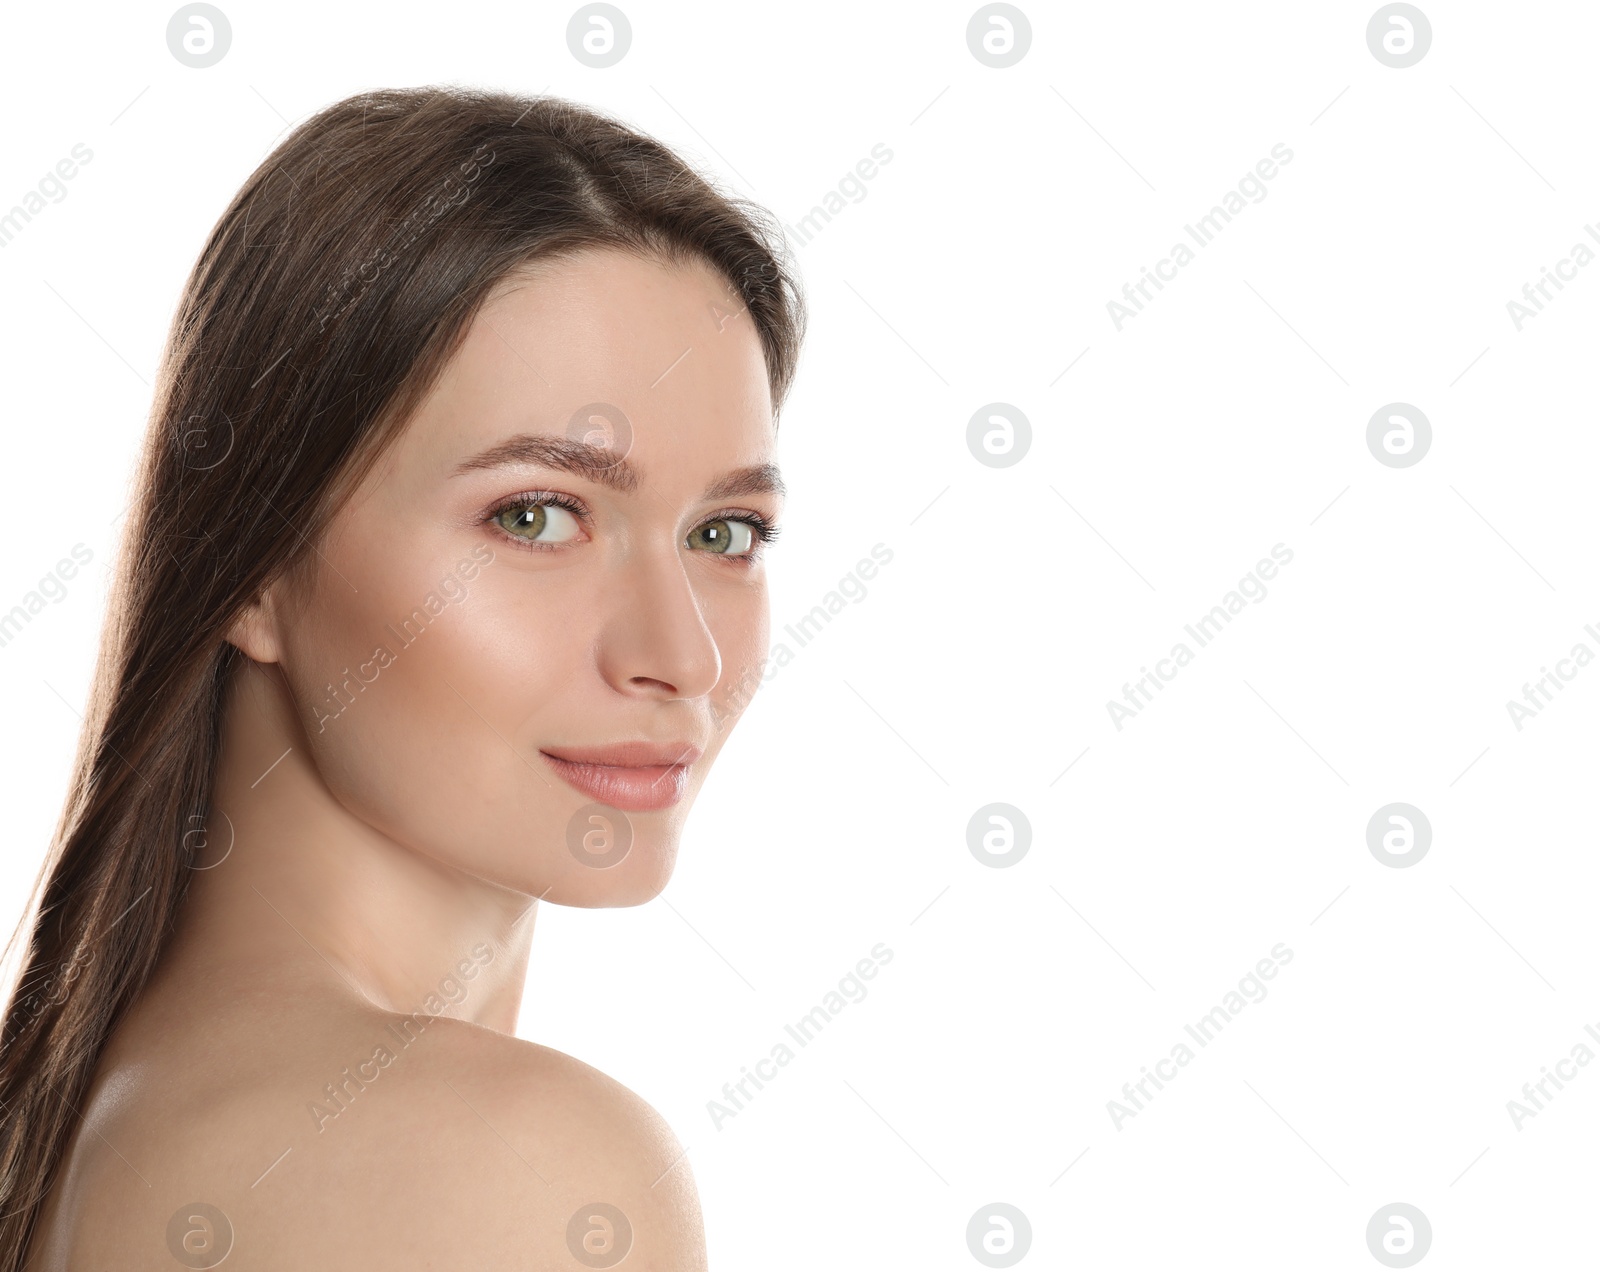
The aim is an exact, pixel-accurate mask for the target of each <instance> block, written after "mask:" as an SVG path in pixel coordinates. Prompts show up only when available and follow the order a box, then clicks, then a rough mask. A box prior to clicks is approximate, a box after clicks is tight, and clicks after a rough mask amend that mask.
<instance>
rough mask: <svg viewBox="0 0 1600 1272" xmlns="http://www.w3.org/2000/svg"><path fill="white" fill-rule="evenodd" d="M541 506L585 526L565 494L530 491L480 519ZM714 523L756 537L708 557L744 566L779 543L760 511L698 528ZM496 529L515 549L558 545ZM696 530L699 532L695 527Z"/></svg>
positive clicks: (583, 515)
mask: <svg viewBox="0 0 1600 1272" xmlns="http://www.w3.org/2000/svg"><path fill="white" fill-rule="evenodd" d="M540 507H542V508H565V509H566V510H567V511H568V512H570V513H571V514H572V515H573V516H575V517H576V518H578V520H579V521H581V522H583V523H584V524H585V525H587V524H588V521H589V510H588V509H587V508H585V507H584V506H583V505H582V504H581V503H579V502H578V501H577V500H576V499H574V498H573V497H572V496H571V495H564V494H562V493H561V492H560V491H559V490H529V491H525V492H524V493H522V494H520V495H513V496H512V497H511V498H510V499H506V500H503V501H501V502H500V503H498V504H496V505H495V506H494V507H493V508H491V509H489V511H488V513H487V514H486V515H485V516H484V518H483V520H484V524H486V525H495V523H496V521H497V519H498V518H499V517H500V515H501V514H502V513H504V512H507V511H509V510H510V509H512V508H540ZM713 521H742V522H743V523H744V524H745V525H747V526H749V527H750V530H751V533H752V534H753V535H754V536H755V546H754V547H753V548H751V549H750V551H748V552H736V553H726V552H714V553H712V554H711V555H712V556H719V557H721V558H723V560H726V561H739V562H742V563H744V564H750V563H752V562H754V561H756V560H759V559H760V557H761V553H762V550H763V549H764V548H766V547H768V546H769V545H770V544H773V543H776V542H777V540H778V534H779V532H780V527H779V526H778V524H777V523H776V522H775V521H769V520H768V519H767V518H766V517H763V516H762V515H761V514H760V513H759V512H750V511H747V510H745V511H740V510H734V509H730V510H728V511H727V512H719V513H714V514H713V515H712V516H709V517H707V518H706V519H705V521H702V522H701V523H700V525H702V526H703V525H707V524H709V523H710V522H713ZM495 528H496V529H497V530H499V531H500V533H501V534H502V535H503V536H504V537H505V538H507V539H512V540H514V541H515V542H516V544H517V546H519V547H522V548H527V549H529V550H531V551H534V552H554V551H556V549H557V548H558V547H559V546H560V545H559V544H554V543H534V542H532V541H530V540H528V539H523V538H519V537H518V536H517V535H514V534H512V533H510V532H509V531H508V530H506V529H505V528H504V527H503V526H498V525H495ZM696 528H697V529H698V527H696Z"/></svg>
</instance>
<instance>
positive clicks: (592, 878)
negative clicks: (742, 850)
mask: <svg viewBox="0 0 1600 1272" xmlns="http://www.w3.org/2000/svg"><path fill="white" fill-rule="evenodd" d="M677 857H678V844H677V840H676V838H672V839H669V840H666V841H665V842H662V843H659V844H657V843H652V842H650V841H648V840H644V841H640V842H635V843H634V844H633V846H632V847H631V848H630V849H629V851H628V854H627V856H625V857H624V858H622V860H620V861H617V862H614V863H612V864H608V865H603V866H592V865H587V864H584V863H582V862H578V861H574V862H573V863H572V864H571V866H570V867H568V868H567V869H565V870H563V871H562V872H561V875H560V877H559V878H557V879H556V880H555V882H554V883H553V884H551V883H549V882H548V880H546V881H545V883H543V884H541V885H540V886H539V887H535V888H533V889H532V895H533V896H535V897H540V893H541V892H543V894H544V895H543V896H542V897H540V899H541V900H544V901H552V902H554V903H555V904H556V905H570V906H577V907H581V908H586V909H603V908H607V907H613V906H618V907H620V906H634V905H644V904H645V903H646V902H648V901H653V900H655V898H656V897H658V896H659V895H661V891H662V889H664V888H665V887H666V886H667V883H668V881H670V880H671V878H672V869H673V866H674V864H675V863H676V861H677Z"/></svg>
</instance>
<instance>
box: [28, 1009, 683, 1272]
mask: <svg viewBox="0 0 1600 1272" xmlns="http://www.w3.org/2000/svg"><path fill="white" fill-rule="evenodd" d="M295 1023H296V1024H300V1025H303V1027H302V1028H293V1029H291V1028H285V1029H281V1030H278V1031H276V1032H274V1031H266V1032H262V1031H260V1030H257V1031H256V1032H255V1034H254V1035H253V1036H254V1038H255V1039H256V1042H255V1044H254V1045H253V1046H246V1045H244V1043H245V1041H246V1036H245V1035H234V1036H233V1037H232V1040H231V1042H230V1043H228V1044H227V1045H225V1046H220V1047H218V1048H217V1049H215V1050H213V1049H211V1047H209V1046H205V1047H191V1048H188V1049H186V1051H185V1053H184V1055H183V1056H182V1057H178V1056H175V1055H173V1054H170V1053H169V1054H166V1055H162V1056H159V1057H156V1056H150V1055H142V1056H140V1057H139V1059H138V1061H137V1062H136V1063H135V1062H130V1063H128V1064H126V1065H124V1066H122V1067H116V1066H109V1067H108V1072H107V1074H106V1076H105V1077H104V1079H103V1080H102V1081H101V1082H100V1083H99V1084H98V1094H97V1095H96V1096H95V1098H94V1099H92V1100H91V1101H89V1102H88V1103H87V1104H86V1106H85V1107H84V1109H83V1120H82V1125H81V1126H80V1130H79V1133H78V1135H77V1137H76V1140H75V1142H74V1145H73V1147H72V1149H71V1150H70V1152H69V1161H68V1162H67V1163H66V1169H65V1170H64V1171H63V1175H62V1179H61V1184H60V1186H59V1188H58V1189H57V1190H56V1192H57V1194H58V1195H56V1196H55V1197H53V1198H52V1202H51V1205H50V1207H49V1210H48V1212H47V1219H46V1223H45V1229H46V1231H45V1232H44V1233H42V1234H41V1240H40V1241H39V1243H38V1245H37V1249H38V1252H39V1254H40V1259H39V1261H38V1263H37V1264H35V1265H33V1266H35V1267H37V1268H38V1269H39V1272H77V1269H79V1268H85V1269H87V1268H92V1267H98V1266H104V1265H106V1260H107V1259H114V1260H121V1262H120V1263H118V1266H126V1267H130V1268H134V1267H137V1268H145V1267H149V1268H157V1267H169V1266H175V1265H173V1264H172V1262H171V1260H172V1259H173V1258H177V1259H178V1260H179V1263H180V1264H182V1263H187V1265H188V1266H192V1267H202V1266H213V1264H212V1263H209V1262H206V1261H205V1260H206V1259H208V1258H209V1259H215V1258H217V1257H218V1256H219V1255H220V1256H222V1257H226V1256H227V1254H228V1253H230V1252H231V1253H233V1254H235V1255H238V1256H243V1257H242V1258H241V1259H240V1263H241V1266H245V1265H248V1266H249V1267H252V1268H258V1269H263V1270H266V1272H273V1270H276V1269H298V1268H301V1267H312V1266H326V1267H339V1268H341V1269H345V1270H347V1272H369V1270H370V1272H378V1270H379V1269H382V1272H392V1270H393V1269H394V1268H396V1267H441V1268H443V1267H492V1268H496V1269H502V1268H503V1269H527V1270H528V1272H543V1270H545V1269H563V1270H569V1269H577V1268H583V1267H591V1268H605V1267H612V1266H616V1265H619V1264H621V1263H622V1261H623V1259H626V1260H627V1263H626V1267H627V1268H628V1269H631V1270H633V1272H645V1270H646V1269H648V1270H650V1272H700V1270H702V1269H704V1267H705V1238H704V1233H703V1229H702V1226H701V1217H700V1203H699V1198H698V1196H697V1193H696V1190H695V1185H694V1180H693V1176H692V1174H691V1171H690V1167H689V1162H688V1160H687V1158H686V1157H685V1155H684V1151H683V1148H682V1146H681V1145H680V1144H679V1143H678V1141H677V1138H676V1137H675V1136H674V1135H673V1133H672V1131H671V1129H670V1128H669V1127H668V1126H667V1124H666V1122H665V1121H664V1119H663V1118H662V1117H661V1116H660V1115H659V1114H658V1113H657V1112H656V1111H655V1110H654V1109H653V1108H651V1107H650V1105H649V1104H648V1103H647V1102H646V1101H644V1100H643V1099H641V1098H640V1097H639V1096H638V1095H636V1094H634V1093H633V1092H632V1091H630V1090H629V1089H628V1088H627V1087H625V1086H623V1085H622V1084H621V1083H619V1082H617V1081H615V1080H613V1079H612V1078H609V1077H607V1076H606V1075H605V1074H603V1073H601V1072H599V1071H598V1070H597V1069H595V1068H593V1067H592V1066H590V1065H586V1064H584V1063H582V1062H581V1061H578V1060H576V1059H574V1058H572V1057H571V1056H568V1055H565V1054H563V1053H561V1052H559V1051H555V1050H552V1049H550V1048H548V1047H541V1046H538V1045H537V1044H534V1043H530V1042H526V1041H523V1040H521V1039H518V1038H514V1037H510V1036H508V1035H505V1034H501V1033H498V1032H496V1031H494V1030H490V1029H486V1028H483V1027H481V1026H477V1025H473V1024H468V1023H465V1022H462V1021H458V1020H453V1019H449V1018H443V1017H434V1018H428V1017H407V1016H394V1015H390V1014H388V1013H382V1012H376V1011H374V1012H357V1013H349V1014H346V1015H343V1016H341V1017H339V1018H338V1019H337V1020H336V1021H335V1022H334V1023H331V1024H329V1023H328V1017H327V1015H326V1014H324V1015H322V1016H320V1017H318V1023H317V1025H316V1026H312V1025H311V1024H309V1023H305V1022H304V1020H303V1019H302V1020H301V1021H297V1022H295ZM197 1053H199V1054H197Z"/></svg>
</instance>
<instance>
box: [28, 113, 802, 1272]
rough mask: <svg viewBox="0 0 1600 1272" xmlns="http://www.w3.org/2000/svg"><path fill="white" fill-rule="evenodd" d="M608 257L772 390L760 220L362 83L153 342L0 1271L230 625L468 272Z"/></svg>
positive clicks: (792, 312) (40, 1188) (782, 355)
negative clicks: (728, 336) (753, 342)
mask: <svg viewBox="0 0 1600 1272" xmlns="http://www.w3.org/2000/svg"><path fill="white" fill-rule="evenodd" d="M596 247H610V248H616V249H620V250H624V251H628V252H632V253H635V254H637V255H640V256H643V257H646V258H650V259H660V260H665V261H685V260H693V259H699V260H702V261H704V262H706V263H709V264H710V265H711V266H713V267H714V268H715V269H716V270H717V271H719V273H720V274H721V275H722V277H723V278H724V279H725V280H726V282H727V284H728V289H729V305H728V312H729V313H738V312H740V311H747V312H748V314H749V316H750V318H751V320H752V321H753V323H754V325H755V328H756V330H757V332H758V334H759V336H760V339H761V342H762V345H763V349H764V352H765V355H766V364H767V372H768V378H769V381H770V384H771V389H772V402H773V405H774V410H776V409H777V407H778V406H780V405H781V404H782V402H783V399H784V398H785V397H786V396H787V393H788V390H789V387H790V384H791V382H792V380H793V377H794V373H795V368H796V363H797V361H798V357H799V348H800V341H801V338H802V335H803V334H804V328H805V306H804V302H803V300H802V296H801V293H800V290H799V287H798V285H797V282H796V279H795V278H794V276H793V273H792V272H791V269H790V267H789V265H788V260H789V256H788V253H787V251H786V248H785V246H784V244H783V240H782V233H781V229H780V228H779V222H777V220H776V219H775V218H774V217H772V216H771V214H770V213H768V212H766V211H765V210H764V209H762V208H760V207H759V206H756V205H754V204H751V203H750V202H748V201H747V200H744V199H741V198H738V197H736V196H734V195H731V194H729V193H727V192H725V191H723V190H720V189H718V188H717V187H715V186H714V185H713V184H712V183H710V182H709V181H708V180H706V179H705V178H703V177H702V176H700V175H698V174H696V173H695V172H694V171H692V170H691V169H690V168H689V167H688V166H686V165H685V163H684V162H683V160H681V159H680V158H679V157H678V156H677V155H675V154H674V153H673V152H672V151H671V150H669V149H668V148H667V147H665V146H664V145H662V144H661V143H659V142H657V141H655V140H653V139H651V138H650V137H647V136H644V135H641V134H640V133H638V132H636V131H634V130H633V129H631V128H629V127H628V126H626V125H625V124H623V123H621V122H620V121H618V120H616V119H614V118H611V117H609V116H607V115H604V114H602V113H599V112H596V111H594V110H591V109H588V108H586V107H582V106H579V105H576V104H574V103H571V102H568V101H564V100H562V99H560V98H552V97H528V96H521V95H517V94H512V93H506V92H496V91H487V90H475V89H464V88H458V87H444V88H438V87H426V88H413V89H393V90H380V91H374V92H369V93H362V94H359V95H357V96H354V97H351V98H348V99H346V100H344V101H341V102H338V103H336V104H334V105H332V106H329V107H328V108H326V109H325V110H322V111H320V112H319V113H317V114H315V115H313V116H311V117H310V118H309V119H307V120H306V121H305V122H304V123H302V124H300V125H299V126H298V127H297V128H295V129H294V130H293V131H292V132H291V133H290V134H289V135H288V137H286V138H285V139H284V141H283V142H282V143H281V144H280V145H279V146H278V147H277V148H276V149H275V150H274V151H273V152H272V153H271V154H270V155H268V156H267V158H266V159H265V160H264V161H263V162H262V164H261V165H260V167H258V168H257V169H256V170H255V172H253V173H252V174H251V176H250V178H249V180H248V181H246V182H245V184H244V186H243V188H242V189H241V190H240V191H239V193H238V195H237V196H236V197H235V198H234V200H233V202H232V204H231V205H230V206H229V207H228V209H227V211H226V212H224V213H223V215H222V217H221V219H220V220H219V221H218V222H217V224H216V227H215V228H214V229H213V230H212V232H211V235H210V237H209V239H208V240H207V241H206V244H205V247H204V249H203V250H202V251H201V253H200V255H199V258H198V259H197V261H196V262H195V265H194V268H193V271H192V272H191V273H190V275H189V279H188V282H187V284H186V286H185V288H184V291H183V295H182V297H181V299H180V302H179V305H178V308H177V312H176V314H175V316H174V318H173V323H172V327H171V331H170V333H169V335H168V339H167V345H166V349H165V352H164V354H163V358H162V364H161V369H160V375H159V380H158V383H157V386H156V389H155V394H154V402H153V407H152V411H151V416H150V421H149V430H148V434H147V437H146V442H145V450H144V455H143V460H142V463H141V467H140V471H139V475H138V481H137V485H136V493H135V495H134V499H133V503H132V505H131V507H130V509H129V513H128V519H127V525H126V529H125V532H124V534H125V537H124V540H123V544H122V548H121V556H120V560H119V562H118V570H117V578H116V582H115V584H114V587H113V590H112V594H111V602H110V607H109V610H108V613H107V617H106V622H105V629H104V634H103V637H102V643H101V649H100V655H99V661H98V663H97V666H96V670H95V679H94V685H93V688H92V690H91V695H90V707H89V710H88V713H87V716H86V718H85V721H84V726H83V731H82V734H81V737H80V741H79V747H78V755H77V759H76V762H75V765H74V770H73V776H72V780H71V785H70V788H69V791H68V794H67V798H66V801H65V805H64V808H63V811H62V815H61V819H60V823H59V825H58V827H57V830H56V833H55V837H54V839H53V841H52V844H51V850H50V853H49V855H48V857H47V859H46V861H45V865H44V867H43V869H42V870H41V871H40V874H39V879H38V881H37V883H36V884H35V887H34V891H33V894H32V897H31V899H30V903H29V907H28V912H27V914H25V915H24V917H23V920H22V922H21V923H19V925H18V927H17V929H16V932H15V933H14V935H13V937H12V941H11V945H10V946H8V947H7V948H8V955H9V954H10V953H11V952H12V951H13V949H14V947H16V945H17V942H18V941H19V940H20V939H22V938H23V937H24V936H26V945H25V946H24V947H23V957H22V959H21V961H20V974H19V976H18V978H17V980H16V981H15V983H14V984H13V986H12V987H11V993H10V996H9V1000H8V1004H7V1007H6V1010H5V1015H4V1022H3V1029H4V1035H3V1039H0V1272H19V1270H20V1269H21V1268H22V1265H23V1259H24V1252H25V1249H26V1247H27V1244H28V1239H29V1237H30V1236H31V1234H32V1230H33V1228H34V1225H35V1222H36V1220H37V1218H38V1215H39V1213H40V1209H41V1206H42V1202H43V1199H44V1197H45V1196H46V1195H47V1194H48V1192H49V1189H50V1188H51V1187H52V1186H53V1184H54V1181H55V1178H56V1175H57V1173H58V1171H59V1168H60V1166H61V1160H62V1157H63V1155H64V1153H65V1149H66V1145H67V1143H68V1142H69V1140H70V1137H71V1134H72V1131H73V1129H74V1124H75V1122H76V1120H77V1118H78V1116H79V1113H78V1110H79V1109H80V1108H81V1107H82V1105H83V1102H84V1100H85V1098H86V1097H87V1094H88V1091H89V1087H90V1083H91V1080H92V1078H93V1075H94V1071H95V1066H96V1064H97V1061H98V1059H99V1057H100V1055H101V1052H102V1050H103V1048H104V1046H105V1043H106V1040H107V1039H108V1037H109V1036H110V1035H111V1033H112V1031H113V1030H114V1029H115V1027H116V1026H117V1024H118V1022H119V1021H120V1020H121V1018H122V1016H123V1015H124V1013H125V1012H126V1011H127V1010H128V1008H129V1007H130V1005H131V1004H132V1003H133V1001H134V1000H135V998H136V997H137V995H138V994H139V992H140V990H141V989H142V988H143V986H144V984H145V983H146V980H147V978H148V977H149V975H150V973H151V970H152V969H153V967H154V966H155V965H156V962H157V960H158V958H159V956H160V954H161V952H162V949H163V946H164V943H165V940H166V937H167V935H168V933H169V932H170V931H171V928H172V924H173V920H174V917H175V915H176V913H177V910H178V907H179V904H180V902H181V901H182V899H183V896H184V892H185V887H186V882H187V878H188V868H189V865H190V862H191V860H192V857H193V854H194V852H195V850H196V847H197V846H198V844H199V843H200V842H201V840H202V839H203V835H202V834H201V833H199V832H200V831H201V829H202V827H203V823H202V814H203V813H204V811H205V809H206V806H207V800H208V798H209V795H210V790H211V782H212V775H213V769H214V763H215V757H216V751H217V741H218V726H219V720H218V716H219V709H220V702H221V692H222V688H223V686H224V683H225V681H226V680H227V677H228V675H229V672H230V670H231V669H232V667H233V665H234V663H235V661H236V659H237V658H238V657H239V656H240V655H238V654H237V651H235V650H234V649H233V647H232V646H231V645H229V644H228V643H227V642H226V641H225V640H224V633H225V632H226V631H227V630H228V628H229V626H230V624H231V622H232V620H233V618H234V616H235V615H236V614H237V613H238V612H239V611H240V610H241V608H242V607H243V606H245V605H246V604H247V603H248V602H249V601H250V600H251V599H252V598H254V597H255V596H257V595H258V594H259V593H260V592H261V590H262V589H263V588H264V587H265V586H266V585H267V584H268V583H270V582H271V581H272V580H273V579H274V578H276V577H277V576H278V575H279V574H280V573H282V572H284V571H286V570H289V569H292V568H294V567H295V566H296V564H297V563H298V562H300V561H301V560H302V559H303V558H304V556H305V553H306V551H307V550H308V547H309V545H311V544H314V543H315V542H316V541H317V539H318V537H319V535H320V533H321V531H322V530H323V528H324V527H325V526H326V524H327V522H328V519H329V518H330V517H331V516H332V514H333V513H334V512H335V511H336V510H337V508H338V505H339V501H340V499H341V498H342V497H343V495H344V494H345V493H347V492H348V490H349V489H350V487H351V486H352V485H354V483H355V482H356V481H358V480H359V478H360V476H361V475H362V474H364V473H365V472H366V471H367V470H368V469H369V468H370V465H371V463H372V461H373V460H374V459H376V458H377V456H378V454H379V453H380V452H381V450H382V447H383V446H384V445H385V444H386V443H387V442H388V441H389V440H391V439H392V438H393V437H394V436H395V435H396V434H397V432H398V430H399V429H400V427H402V426H403V424H404V422H405V421H406V419H407V418H408V417H409V416H410V414H411V412H412V410H413V408H414V407H415V406H416V405H417V404H418V403H419V402H420V400H421V398H422V397H423V395H424V394H425V393H426V392H427V390H428V388H429V387H430V386H431V385H432V383H433V382H434V380H435V379H436V377H437V376H438V374H439V372H440V371H441V370H442V369H443V368H444V365H445V363H446V362H447V361H448V360H449V358H450V357H451V355H452V354H453V353H454V352H455V350H456V348H457V347H459V344H460V342H461V340H462V339H463V338H464V336H465V334H466V330H467V328H468V326H469V325H470V323H471V320H472V317H473V315H474V313H475V312H476V311H477V309H478V307H479V305H480V304H481V303H482V302H483V300H484V299H485V297H486V295H487V294H488V293H489V292H490V291H491V290H492V289H493V288H494V285H495V284H496V283H497V282H498V281H499V280H501V279H502V278H503V277H505V276H506V275H507V274H508V272H510V271H511V270H513V269H514V268H516V267H517V266H519V265H521V264H523V263H525V262H528V261H530V260H533V259H539V260H549V259H554V258H559V257H561V256H563V255H566V254H570V253H572V252H575V251H579V250H583V249H588V248H596Z"/></svg>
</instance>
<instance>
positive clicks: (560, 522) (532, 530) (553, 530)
mask: <svg viewBox="0 0 1600 1272" xmlns="http://www.w3.org/2000/svg"><path fill="white" fill-rule="evenodd" d="M494 520H495V524H496V525H498V526H499V527H500V528H501V529H502V530H504V531H505V532H506V533H507V534H511V535H515V536H516V537H517V538H519V539H526V540H528V541H529V542H538V543H561V542H565V541H566V540H567V539H570V538H572V537H573V535H575V534H576V533H577V530H578V519H577V518H576V517H574V516H573V515H572V513H570V512H568V511H567V510H566V509H565V508H561V507H558V506H555V505H553V504H541V503H514V504H510V505H508V506H507V507H504V508H502V509H501V510H500V511H499V512H497V513H496V514H495V517H494ZM547 532H548V533H547Z"/></svg>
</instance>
